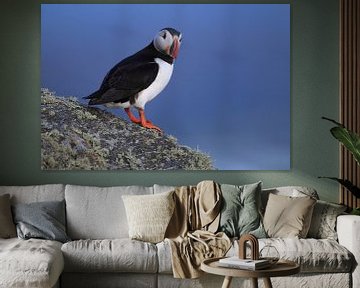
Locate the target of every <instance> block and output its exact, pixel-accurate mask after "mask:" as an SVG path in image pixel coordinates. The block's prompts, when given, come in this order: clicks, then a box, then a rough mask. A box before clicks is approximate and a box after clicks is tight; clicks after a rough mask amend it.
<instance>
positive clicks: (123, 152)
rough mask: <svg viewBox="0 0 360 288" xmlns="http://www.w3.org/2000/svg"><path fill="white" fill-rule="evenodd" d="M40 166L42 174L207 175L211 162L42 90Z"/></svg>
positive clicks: (169, 140) (170, 140)
mask: <svg viewBox="0 0 360 288" xmlns="http://www.w3.org/2000/svg"><path fill="white" fill-rule="evenodd" d="M41 162H42V163H41V166H42V169H47V170H49V169H50V170H73V169H85V170H112V169H127V170H175V169H184V170H209V169H214V167H213V166H212V160H211V158H210V157H209V156H208V155H206V154H204V153H202V152H200V151H196V150H193V149H191V148H189V147H187V146H183V145H180V144H179V143H178V142H177V139H176V138H175V137H173V136H169V135H165V134H160V133H158V132H156V131H154V130H150V129H145V128H142V127H140V126H139V125H136V124H133V123H129V122H128V121H125V120H123V119H122V118H120V117H117V116H115V115H113V114H111V113H109V112H107V111H104V110H101V109H98V108H93V107H88V106H86V105H83V104H81V103H80V102H79V101H78V100H77V99H76V98H74V97H58V96H56V95H55V94H54V93H52V92H50V91H49V90H48V89H42V90H41Z"/></svg>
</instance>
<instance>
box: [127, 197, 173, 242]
mask: <svg viewBox="0 0 360 288" xmlns="http://www.w3.org/2000/svg"><path fill="white" fill-rule="evenodd" d="M173 193H174V191H170V192H166V193H161V194H155V195H124V196H122V198H123V201H124V206H125V211H126V218H127V221H128V226H129V237H130V238H131V239H136V240H141V241H146V242H151V243H158V242H161V241H162V240H164V235H165V231H166V228H167V226H168V224H169V222H170V219H171V216H172V214H173V211H174V207H175V201H174V198H173Z"/></svg>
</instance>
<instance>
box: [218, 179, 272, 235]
mask: <svg viewBox="0 0 360 288" xmlns="http://www.w3.org/2000/svg"><path fill="white" fill-rule="evenodd" d="M221 192H222V197H223V199H222V200H223V201H222V209H221V212H220V225H219V229H218V231H222V232H225V234H226V235H228V236H229V237H240V236H241V235H243V234H248V233H250V234H253V235H254V236H256V237H257V238H266V233H265V230H264V227H263V225H262V221H261V216H260V193H261V182H258V183H254V184H249V185H243V186H236V185H228V184H221Z"/></svg>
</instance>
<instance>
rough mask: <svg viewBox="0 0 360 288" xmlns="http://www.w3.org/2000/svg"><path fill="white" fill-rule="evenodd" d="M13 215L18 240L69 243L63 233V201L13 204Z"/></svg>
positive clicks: (68, 239)
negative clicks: (34, 239) (35, 239)
mask: <svg viewBox="0 0 360 288" xmlns="http://www.w3.org/2000/svg"><path fill="white" fill-rule="evenodd" d="M13 215H14V221H15V223H16V229H17V233H18V237H19V238H22V239H30V238H40V239H47V240H55V241H59V242H63V243H64V242H67V241H70V238H69V237H68V236H67V235H66V232H65V201H49V202H34V203H30V204H15V205H14V206H13Z"/></svg>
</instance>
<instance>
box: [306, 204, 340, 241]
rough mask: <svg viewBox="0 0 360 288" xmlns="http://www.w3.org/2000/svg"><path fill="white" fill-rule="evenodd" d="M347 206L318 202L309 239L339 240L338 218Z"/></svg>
mask: <svg viewBox="0 0 360 288" xmlns="http://www.w3.org/2000/svg"><path fill="white" fill-rule="evenodd" d="M345 210H346V206H344V205H339V204H334V203H329V202H325V201H321V200H318V201H317V202H316V204H315V207H314V211H313V214H312V219H311V225H310V229H309V233H308V237H309V238H315V239H332V240H337V233H336V218H337V217H338V216H339V215H340V214H343V213H344V212H345Z"/></svg>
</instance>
